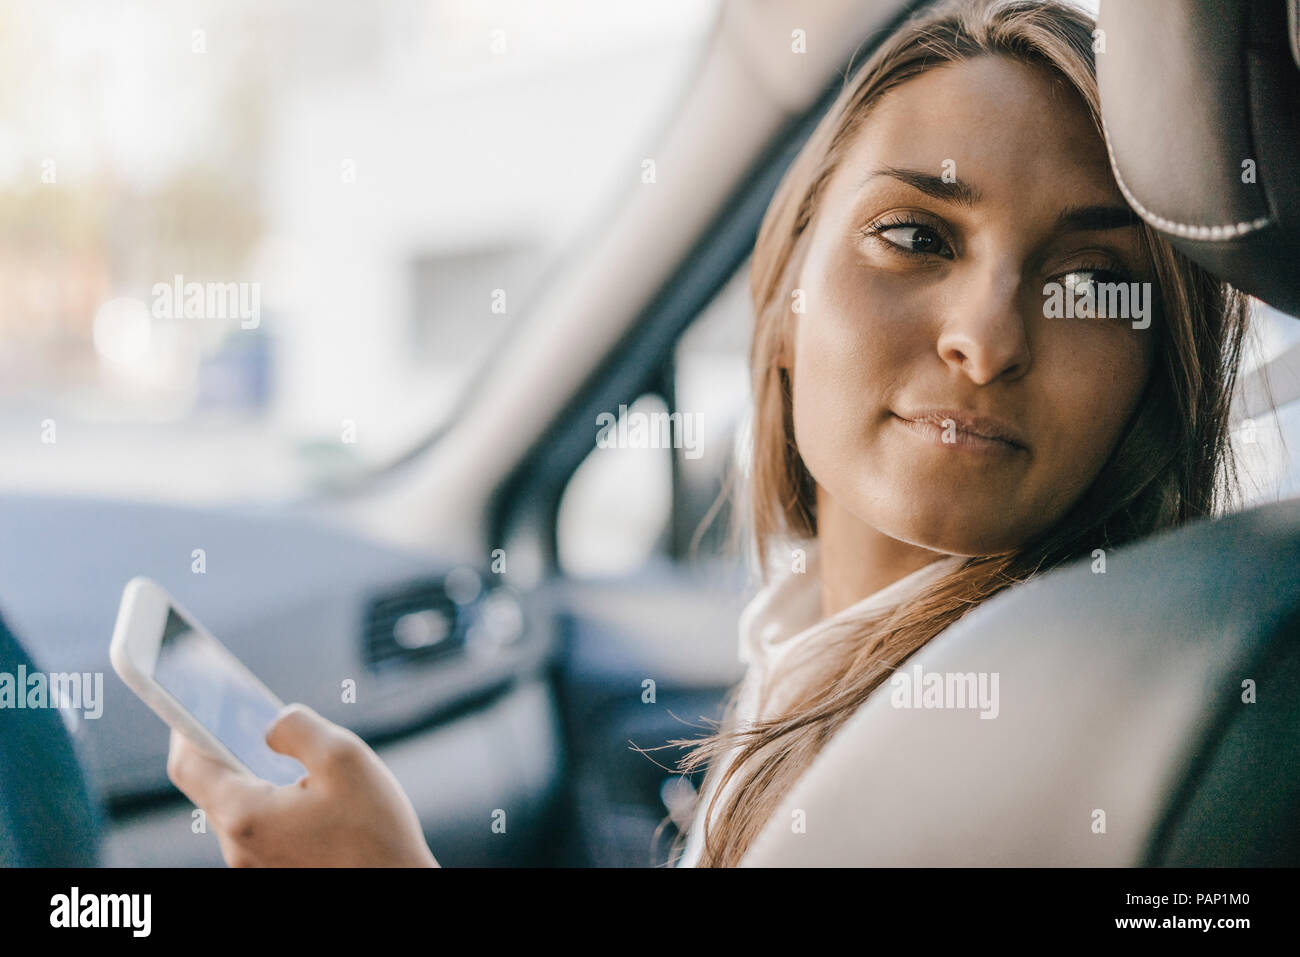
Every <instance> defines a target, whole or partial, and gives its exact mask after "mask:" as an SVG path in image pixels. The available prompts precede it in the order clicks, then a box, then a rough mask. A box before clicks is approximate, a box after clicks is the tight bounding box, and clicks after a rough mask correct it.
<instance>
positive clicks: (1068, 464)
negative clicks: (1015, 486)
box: [1038, 339, 1148, 511]
mask: <svg viewBox="0 0 1300 957" xmlns="http://www.w3.org/2000/svg"><path fill="white" fill-rule="evenodd" d="M1098 345H1099V347H1096V348H1092V349H1084V348H1080V347H1079V345H1078V343H1075V344H1074V347H1073V348H1071V349H1069V350H1062V351H1061V352H1060V353H1059V354H1060V356H1061V361H1058V362H1053V363H1051V364H1050V366H1049V368H1046V369H1043V370H1042V372H1043V373H1046V374H1045V375H1043V376H1042V377H1041V381H1043V382H1045V383H1047V384H1048V390H1047V392H1046V394H1044V395H1043V396H1042V398H1043V400H1044V401H1043V403H1042V406H1041V407H1042V408H1046V409H1050V410H1051V414H1050V417H1049V418H1048V419H1047V420H1046V422H1045V424H1044V426H1042V427H1040V428H1042V430H1043V431H1042V439H1043V441H1042V443H1041V445H1040V447H1039V449H1038V453H1039V454H1041V456H1042V459H1043V461H1044V464H1047V465H1049V467H1048V468H1047V469H1046V470H1045V471H1046V474H1045V475H1043V476H1042V478H1041V479H1040V481H1041V482H1043V483H1045V484H1050V485H1051V486H1052V488H1046V489H1043V490H1042V491H1043V492H1044V493H1046V495H1051V496H1052V497H1054V498H1060V499H1061V500H1062V501H1061V502H1060V503H1059V506H1060V510H1061V511H1064V509H1065V508H1067V507H1068V506H1069V505H1070V504H1072V503H1073V502H1074V501H1075V499H1077V497H1078V496H1079V495H1081V494H1083V491H1084V490H1085V489H1086V488H1087V486H1088V485H1090V484H1091V483H1092V480H1093V479H1094V478H1096V476H1097V474H1098V473H1099V472H1100V471H1101V468H1102V466H1103V465H1104V464H1105V462H1106V460H1107V459H1108V458H1109V457H1110V455H1111V453H1112V452H1113V451H1114V450H1115V447H1116V446H1117V445H1118V443H1119V440H1120V439H1121V437H1122V436H1123V433H1124V430H1125V428H1126V427H1127V425H1128V423H1129V421H1130V419H1131V418H1132V415H1133V413H1134V411H1135V409H1136V406H1137V402H1138V399H1139V397H1140V396H1141V394H1142V391H1143V388H1144V386H1145V384H1146V377H1147V375H1148V371H1147V363H1146V360H1145V358H1144V356H1143V353H1142V350H1141V348H1140V347H1138V346H1139V344H1136V343H1134V342H1132V341H1130V340H1127V339H1116V340H1114V341H1111V342H1108V343H1102V344H1098ZM1054 492H1055V494H1053V493H1054Z"/></svg>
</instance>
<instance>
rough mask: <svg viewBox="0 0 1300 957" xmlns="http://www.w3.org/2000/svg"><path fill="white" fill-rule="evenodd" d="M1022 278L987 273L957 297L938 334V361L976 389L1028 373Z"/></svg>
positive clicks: (972, 282) (982, 274) (945, 315)
mask: <svg viewBox="0 0 1300 957" xmlns="http://www.w3.org/2000/svg"><path fill="white" fill-rule="evenodd" d="M1023 309H1024V303H1023V302H1022V300H1021V286H1020V278H1019V274H1018V273H1012V272H1010V271H1003V272H993V271H987V272H983V273H981V274H979V275H977V276H973V277H972V278H971V282H970V283H969V284H968V285H967V286H966V287H965V288H964V289H962V290H960V292H959V293H958V294H957V295H955V296H953V297H952V298H951V299H950V300H949V303H948V305H947V308H946V310H945V314H944V316H943V325H942V326H941V328H940V329H939V338H938V350H939V356H940V358H942V359H943V361H944V362H946V363H947V364H948V365H949V366H950V367H951V368H953V369H955V370H957V371H959V372H961V373H963V374H964V375H966V376H967V377H969V378H970V380H971V381H972V382H974V383H975V384H976V385H987V384H989V383H990V382H994V381H996V380H997V379H1000V378H1002V379H1016V378H1019V377H1020V376H1022V375H1024V374H1025V373H1026V372H1027V371H1028V370H1029V362H1030V354H1029V338H1028V335H1027V334H1026V324H1025V316H1024V314H1023Z"/></svg>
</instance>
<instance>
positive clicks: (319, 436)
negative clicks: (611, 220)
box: [0, 0, 718, 502]
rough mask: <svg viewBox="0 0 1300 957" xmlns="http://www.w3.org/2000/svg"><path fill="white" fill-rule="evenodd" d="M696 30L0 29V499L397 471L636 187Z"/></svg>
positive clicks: (620, 24) (138, 22)
mask: <svg viewBox="0 0 1300 957" xmlns="http://www.w3.org/2000/svg"><path fill="white" fill-rule="evenodd" d="M717 9H718V3H717V2H716V0H656V2H653V3H650V2H628V3H607V2H604V0H555V2H548V3H546V4H537V3H533V2H531V0H441V2H433V3H425V2H402V0H399V2H394V3H382V4H364V3H363V4H357V3H346V2H321V0H312V2H307V0H287V2H281V3H276V4H273V5H272V4H262V3H257V2H253V0H236V2H227V0H195V2H192V3H187V4H178V5H166V4H163V5H150V6H149V7H147V8H145V7H138V6H136V5H133V4H126V5H121V4H96V3H85V2H77V0H57V2H44V0H3V2H0V30H3V32H4V35H5V36H8V37H11V38H12V37H23V38H25V39H24V41H23V42H21V43H10V44H8V45H7V46H6V55H5V56H4V57H3V58H0V81H2V82H0V101H2V102H3V107H4V108H3V111H2V112H0V224H3V229H0V237H2V238H0V438H3V440H4V448H5V450H6V462H5V468H4V470H3V473H2V476H0V490H13V489H38V490H42V491H66V492H84V493H93V494H119V493H120V494H124V495H132V496H141V497H145V498H165V499H179V500H185V501H209V502H210V501H221V500H235V499H248V498H269V497H278V496H281V495H291V494H294V493H297V492H301V491H304V490H306V489H309V488H311V487H313V486H318V485H325V484H329V483H331V482H333V481H335V480H337V479H338V478H339V477H340V476H343V475H346V474H350V473H352V472H353V471H354V470H355V471H359V470H364V469H368V468H370V467H374V466H377V465H382V464H383V463H386V462H388V461H391V460H393V459H395V458H397V457H399V456H400V455H401V454H402V453H403V452H405V451H406V450H407V449H409V448H411V447H413V446H415V445H416V444H418V443H419V442H420V441H421V440H423V439H424V438H425V437H427V436H428V435H430V434H432V433H433V432H435V431H436V428H437V426H438V425H439V424H440V422H441V421H442V420H443V418H444V417H445V416H447V415H448V414H449V413H450V411H451V410H452V407H453V404H454V403H455V402H456V401H457V400H458V399H459V398H460V397H461V396H462V395H463V394H464V393H465V391H466V390H467V389H468V388H470V386H471V384H472V383H473V382H474V381H475V375H474V373H475V371H476V370H477V369H478V368H480V366H481V365H482V363H483V362H485V361H486V360H487V359H489V358H490V357H491V355H492V354H493V352H494V351H495V350H496V349H498V348H499V345H500V344H501V342H502V341H503V336H505V335H506V334H507V333H508V331H509V330H510V328H511V327H512V326H513V324H514V323H515V322H517V321H518V320H519V318H520V317H521V316H524V315H526V314H527V312H528V309H529V303H530V301H531V300H532V299H533V298H534V297H535V295H536V294H537V292H538V291H539V289H540V288H541V284H542V283H543V282H545V281H547V279H548V277H550V276H552V275H554V274H556V273H557V272H558V271H562V270H563V269H564V267H565V265H566V262H567V260H566V256H571V255H573V253H572V252H571V250H572V249H573V248H574V246H575V244H577V243H578V241H579V240H580V239H581V238H582V237H583V236H584V235H586V234H587V233H588V232H589V231H590V228H591V225H592V224H594V223H595V222H598V221H599V219H600V216H601V212H602V210H603V209H604V208H605V207H606V206H607V205H608V204H609V203H611V202H612V201H614V200H616V199H617V197H618V196H619V195H620V194H621V193H623V192H625V191H626V190H628V189H634V188H636V187H637V185H639V177H640V175H641V172H642V170H641V165H640V163H641V157H642V156H643V155H644V153H645V151H646V150H647V149H648V148H649V146H650V145H651V144H653V143H654V142H655V141H656V137H657V136H658V134H659V133H660V132H661V130H662V129H663V128H664V127H666V125H667V123H668V121H669V120H670V119H671V117H672V114H673V110H674V108H675V105H676V103H677V101H678V99H679V97H680V96H681V95H684V94H685V93H686V92H687V91H688V89H689V84H690V80H691V76H692V70H693V68H694V66H695V64H696V62H697V61H698V58H699V56H700V55H701V53H702V51H703V48H704V44H705V43H706V41H707V39H708V36H709V34H710V32H711V29H712V26H713V21H714V18H715V16H716V11H717Z"/></svg>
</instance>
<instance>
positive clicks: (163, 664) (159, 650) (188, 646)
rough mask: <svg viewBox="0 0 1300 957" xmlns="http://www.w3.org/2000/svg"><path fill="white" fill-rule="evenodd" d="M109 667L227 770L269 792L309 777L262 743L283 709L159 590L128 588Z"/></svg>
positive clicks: (144, 583)
mask: <svg viewBox="0 0 1300 957" xmlns="http://www.w3.org/2000/svg"><path fill="white" fill-rule="evenodd" d="M109 659H110V660H111V661H112V662H113V670H114V671H116V672H117V673H118V675H119V676H120V677H121V678H122V680H123V681H124V682H126V685H127V687H129V688H130V689H131V690H132V691H134V692H135V693H136V694H137V695H139V696H140V698H141V700H143V701H144V703H145V704H147V705H148V706H149V707H150V708H152V709H153V710H154V712H155V713H156V714H157V715H158V717H160V718H162V719H163V721H165V722H167V724H169V725H170V726H171V727H173V728H175V729H176V730H178V731H180V732H181V733H182V734H184V735H185V736H186V737H187V738H189V739H190V741H192V742H193V743H194V744H196V745H199V746H200V747H202V748H203V749H204V750H206V751H208V752H209V753H210V754H211V755H212V756H213V757H214V758H217V759H218V760H220V761H221V762H222V763H224V764H225V765H226V766H227V767H230V768H233V769H235V770H243V771H251V772H252V773H253V774H255V775H256V776H257V777H259V778H262V779H263V780H266V781H270V782H271V783H272V784H293V783H294V782H295V781H297V780H298V779H299V778H301V777H302V776H304V775H305V774H306V773H307V771H306V769H305V768H304V767H303V766H302V765H301V764H299V763H298V762H297V761H295V760H294V759H293V758H291V757H289V756H288V755H284V754H277V753H276V752H275V751H272V750H271V748H270V747H269V746H268V745H267V743H266V732H267V730H268V729H269V728H270V727H271V724H272V722H273V721H274V720H275V718H276V716H277V715H278V714H279V713H280V711H281V710H282V709H283V708H284V702H282V701H281V700H280V699H279V698H277V697H276V696H275V695H274V694H272V692H271V691H270V689H268V688H267V687H266V685H264V684H262V682H261V681H259V680H258V679H257V677H256V676H255V675H254V674H253V673H252V672H251V671H249V670H248V668H246V667H245V666H244V665H243V663H242V662H241V661H240V660H239V659H238V658H236V657H235V656H234V655H233V654H231V652H230V651H229V650H227V649H226V647H225V646H224V645H223V644H221V642H219V641H217V639H216V638H214V637H212V635H211V633H209V632H208V630H207V629H206V628H204V627H203V626H202V625H200V624H199V623H198V622H197V621H196V620H195V619H194V617H193V616H192V615H190V614H189V613H188V612H186V611H185V610H184V609H183V608H181V606H180V604H179V603H178V602H177V601H176V600H175V599H174V598H172V597H171V595H169V594H167V592H166V590H164V589H163V587H162V586H161V585H159V584H158V583H157V582H154V581H151V580H150V579H148V578H133V579H131V580H130V581H129V582H127V584H126V589H125V590H124V591H123V592H122V604H121V606H120V607H119V608H118V612H117V625H116V627H115V628H114V629H113V641H112V644H111V645H110V646H109Z"/></svg>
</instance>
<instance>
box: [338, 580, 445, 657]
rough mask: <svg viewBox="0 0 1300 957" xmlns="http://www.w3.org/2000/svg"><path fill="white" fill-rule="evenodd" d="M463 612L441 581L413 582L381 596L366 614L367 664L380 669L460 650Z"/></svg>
mask: <svg viewBox="0 0 1300 957" xmlns="http://www.w3.org/2000/svg"><path fill="white" fill-rule="evenodd" d="M460 613H461V608H460V606H458V605H457V604H456V602H455V601H453V600H452V598H451V596H450V595H448V594H447V587H446V585H445V580H444V579H441V578H438V579H425V580H424V581H420V582H412V583H411V584H409V585H406V586H404V587H402V588H400V589H394V590H393V591H391V592H388V593H386V594H384V595H381V596H380V597H378V598H376V599H375V600H374V601H372V602H371V604H370V607H369V609H368V610H367V612H366V618H365V630H364V639H363V640H364V655H365V660H366V664H368V665H370V666H371V667H374V668H378V667H383V666H386V665H396V664H405V663H411V662H416V661H424V660H426V659H430V658H440V657H442V656H444V655H449V654H454V653H456V652H458V651H461V650H462V649H463V648H464V647H465V629H464V627H463V622H462V621H461V614H460Z"/></svg>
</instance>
